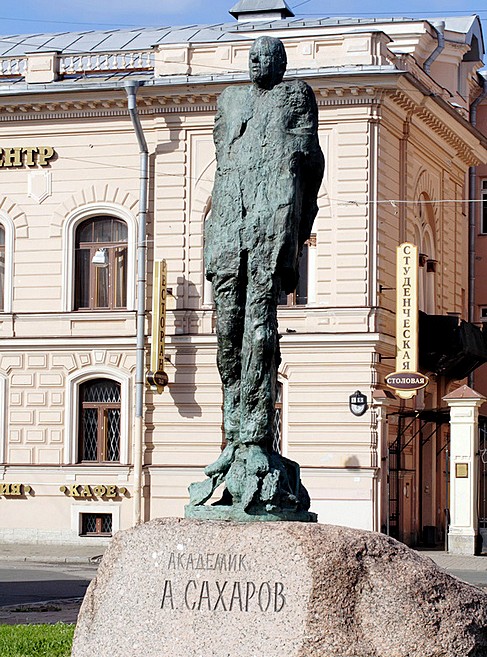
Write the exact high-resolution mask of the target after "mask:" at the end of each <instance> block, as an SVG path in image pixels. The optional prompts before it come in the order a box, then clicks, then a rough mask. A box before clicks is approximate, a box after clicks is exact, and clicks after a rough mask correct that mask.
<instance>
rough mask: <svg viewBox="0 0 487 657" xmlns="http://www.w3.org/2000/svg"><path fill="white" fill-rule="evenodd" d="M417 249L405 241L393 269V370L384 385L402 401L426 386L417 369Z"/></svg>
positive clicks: (425, 377) (401, 245)
mask: <svg viewBox="0 0 487 657" xmlns="http://www.w3.org/2000/svg"><path fill="white" fill-rule="evenodd" d="M418 267H419V261H418V247H417V246H415V245H414V244H411V243H410V242H404V243H403V244H400V245H399V246H398V247H397V269H396V371H395V372H394V373H393V374H389V375H388V376H386V384H387V385H388V386H389V387H390V388H393V389H394V391H395V393H396V394H397V396H398V397H400V398H401V399H411V398H412V397H414V395H415V394H416V393H417V392H418V390H420V389H421V388H424V387H425V386H427V385H428V377H427V376H426V375H424V374H421V373H419V372H418V371H417V370H418Z"/></svg>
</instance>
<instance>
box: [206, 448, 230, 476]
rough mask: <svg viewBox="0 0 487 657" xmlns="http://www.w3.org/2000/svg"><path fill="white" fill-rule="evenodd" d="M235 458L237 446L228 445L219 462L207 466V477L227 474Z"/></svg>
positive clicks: (218, 459)
mask: <svg viewBox="0 0 487 657" xmlns="http://www.w3.org/2000/svg"><path fill="white" fill-rule="evenodd" d="M234 456H235V446H234V445H233V444H232V443H228V444H227V446H226V447H225V449H224V450H223V451H222V453H221V454H220V456H219V457H218V458H217V460H216V461H215V462H214V463H210V465H207V466H206V468H205V471H204V472H205V475H206V476H207V477H214V476H215V475H216V474H220V473H225V472H227V470H228V468H229V467H230V466H231V465H232V462H233V458H234Z"/></svg>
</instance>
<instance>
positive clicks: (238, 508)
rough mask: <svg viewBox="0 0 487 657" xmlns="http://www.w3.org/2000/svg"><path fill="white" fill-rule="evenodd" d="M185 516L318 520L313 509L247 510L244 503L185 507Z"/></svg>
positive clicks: (244, 520) (239, 520) (223, 518)
mask: <svg viewBox="0 0 487 657" xmlns="http://www.w3.org/2000/svg"><path fill="white" fill-rule="evenodd" d="M184 517H185V518H191V519H193V520H231V521H233V522H277V521H280V520H289V521H294V522H318V516H317V515H316V513H312V512H311V511H293V510H292V509H287V510H286V509H282V510H280V511H278V510H275V511H267V510H266V509H260V510H250V509H249V510H247V511H246V510H245V509H244V508H243V506H242V505H239V504H234V505H232V506H223V505H216V506H192V505H191V504H187V505H186V506H185V507H184Z"/></svg>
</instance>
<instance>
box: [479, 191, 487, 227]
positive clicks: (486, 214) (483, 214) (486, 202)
mask: <svg viewBox="0 0 487 657" xmlns="http://www.w3.org/2000/svg"><path fill="white" fill-rule="evenodd" d="M480 185H481V186H480V232H481V233H482V234H483V235H487V180H482V182H481V183H480Z"/></svg>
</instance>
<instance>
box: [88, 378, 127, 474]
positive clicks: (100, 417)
mask: <svg viewBox="0 0 487 657" xmlns="http://www.w3.org/2000/svg"><path fill="white" fill-rule="evenodd" d="M107 380H108V381H111V382H113V383H115V384H116V385H118V386H119V392H120V401H119V402H93V401H84V400H83V399H81V389H82V388H83V387H84V386H87V385H88V384H89V383H96V382H97V381H107ZM84 410H96V416H97V436H96V444H97V449H96V452H97V458H96V459H93V460H91V461H90V460H87V459H83V451H84V442H85V438H84V433H83V418H84V413H83V411H84ZM110 410H118V411H120V419H119V423H120V420H121V414H122V387H121V385H120V383H119V382H118V381H114V380H113V379H107V377H103V378H101V377H100V378H93V379H88V380H87V381H84V382H83V383H82V384H80V400H79V427H78V463H81V464H86V463H88V464H96V463H103V464H111V463H115V464H119V463H120V434H121V426H119V428H118V431H119V444H118V455H119V458H118V460H115V459H114V460H109V459H107V458H106V455H107V452H108V412H109V411H110Z"/></svg>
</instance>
